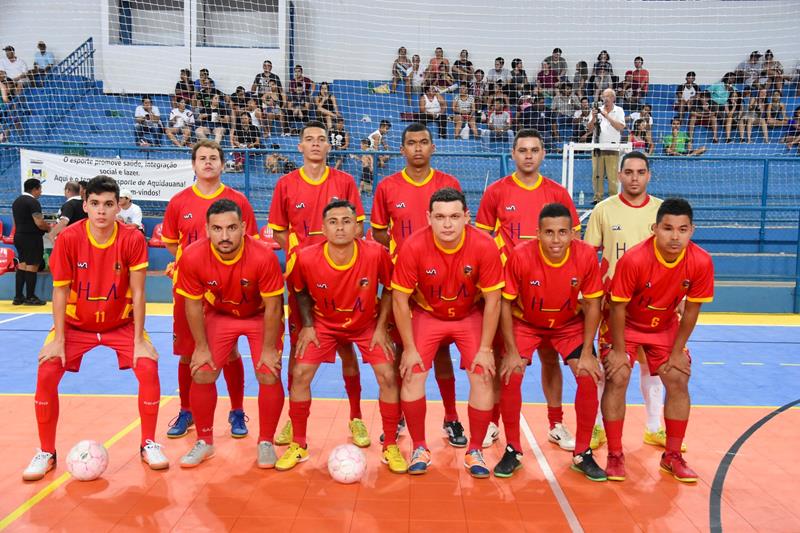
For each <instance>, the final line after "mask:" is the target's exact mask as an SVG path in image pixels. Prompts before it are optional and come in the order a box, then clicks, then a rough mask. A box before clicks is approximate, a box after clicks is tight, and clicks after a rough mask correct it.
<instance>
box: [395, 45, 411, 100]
mask: <svg viewBox="0 0 800 533" xmlns="http://www.w3.org/2000/svg"><path fill="white" fill-rule="evenodd" d="M411 67H412V64H411V60H410V59H408V51H407V50H406V47H405V46H401V47H400V48H399V49H398V50H397V57H396V58H395V60H394V62H393V63H392V89H391V91H392V92H393V93H395V92H397V84H398V83H400V82H401V81H402V82H403V84H404V85H405V86H406V89H407V90H406V93H407V92H408V89H409V83H410V81H411V80H410V79H409V74H411Z"/></svg>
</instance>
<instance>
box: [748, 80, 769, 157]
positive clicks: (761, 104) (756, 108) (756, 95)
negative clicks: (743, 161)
mask: <svg viewBox="0 0 800 533" xmlns="http://www.w3.org/2000/svg"><path fill="white" fill-rule="evenodd" d="M766 98H767V91H766V89H760V90H758V89H752V88H751V89H748V88H746V89H745V90H744V95H743V97H742V108H743V109H744V114H743V119H744V124H745V132H746V134H747V140H745V142H746V143H748V144H749V143H751V142H752V140H753V125H754V124H756V123H758V125H759V126H760V127H761V133H762V134H763V136H764V142H769V130H768V129H767V110H766V105H767V102H766Z"/></svg>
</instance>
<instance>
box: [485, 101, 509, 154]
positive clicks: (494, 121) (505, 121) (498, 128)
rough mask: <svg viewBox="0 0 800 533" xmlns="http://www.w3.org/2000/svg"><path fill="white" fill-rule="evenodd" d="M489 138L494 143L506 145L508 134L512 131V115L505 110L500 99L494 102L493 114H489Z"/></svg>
mask: <svg viewBox="0 0 800 533" xmlns="http://www.w3.org/2000/svg"><path fill="white" fill-rule="evenodd" d="M487 124H488V126H489V138H490V139H491V141H492V142H494V143H505V142H506V141H508V132H509V131H511V113H509V112H508V110H507V109H504V108H503V103H502V101H500V99H496V100H495V101H494V107H493V108H492V112H491V113H489V120H488V122H487Z"/></svg>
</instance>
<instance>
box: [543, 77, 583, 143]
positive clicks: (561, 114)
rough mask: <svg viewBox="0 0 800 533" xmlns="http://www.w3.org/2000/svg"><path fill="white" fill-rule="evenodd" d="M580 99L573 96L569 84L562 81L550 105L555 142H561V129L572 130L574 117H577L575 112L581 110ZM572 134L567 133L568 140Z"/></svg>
mask: <svg viewBox="0 0 800 533" xmlns="http://www.w3.org/2000/svg"><path fill="white" fill-rule="evenodd" d="M580 105H581V103H580V99H579V98H578V97H576V96H574V95H573V94H572V89H571V88H570V86H569V82H566V81H562V82H561V83H559V84H558V86H557V87H556V95H555V96H554V97H553V101H552V103H551V104H550V111H552V114H551V115H552V119H553V120H552V124H551V129H552V133H553V140H554V141H556V142H561V133H560V132H561V129H562V128H569V129H570V130H571V129H572V117H574V116H575V111H576V110H577V109H579V108H580ZM571 137H572V133H571V132H568V133H567V138H568V139H569V138H571Z"/></svg>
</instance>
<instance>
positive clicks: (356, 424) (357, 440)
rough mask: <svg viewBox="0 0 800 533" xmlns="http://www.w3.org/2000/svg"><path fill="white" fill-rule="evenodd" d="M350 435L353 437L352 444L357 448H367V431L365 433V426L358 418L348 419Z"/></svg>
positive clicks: (368, 443)
mask: <svg viewBox="0 0 800 533" xmlns="http://www.w3.org/2000/svg"><path fill="white" fill-rule="evenodd" d="M349 427H350V435H351V436H352V437H353V444H355V445H356V446H358V447H359V448H367V447H369V445H370V444H371V442H370V440H369V433H367V426H365V425H364V421H363V420H361V419H360V418H354V419H352V420H351V421H350V424H349Z"/></svg>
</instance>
